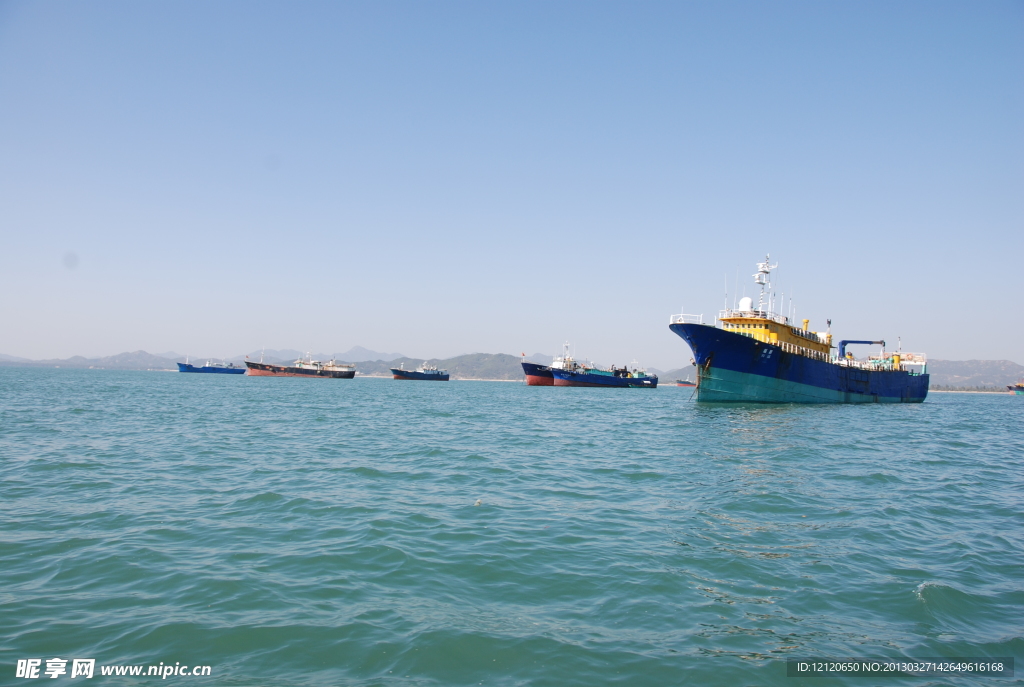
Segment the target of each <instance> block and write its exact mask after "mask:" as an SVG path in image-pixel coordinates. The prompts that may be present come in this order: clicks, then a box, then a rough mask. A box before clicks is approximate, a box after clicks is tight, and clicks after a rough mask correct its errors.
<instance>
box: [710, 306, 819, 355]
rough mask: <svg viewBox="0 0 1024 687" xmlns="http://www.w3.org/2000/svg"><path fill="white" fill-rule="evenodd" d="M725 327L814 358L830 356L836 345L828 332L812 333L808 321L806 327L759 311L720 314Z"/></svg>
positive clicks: (729, 330)
mask: <svg viewBox="0 0 1024 687" xmlns="http://www.w3.org/2000/svg"><path fill="white" fill-rule="evenodd" d="M718 319H719V320H721V322H722V328H723V329H725V330H726V331H728V332H734V333H736V334H742V335H744V336H749V337H751V338H752V339H757V340H758V341H762V342H764V343H768V344H773V345H776V346H779V347H780V348H782V349H783V350H784V351H788V352H790V353H798V354H801V355H806V356H808V357H811V358H818V359H827V358H828V357H829V349H831V348H832V335H831V334H829V333H827V332H812V331H809V330H808V329H807V325H808V320H804V327H803V329H801V328H799V327H793V326H790V325H789V323H788V322H786V321H783V322H780V321H779V320H780V319H784V318H780V317H778V316H775V317H765V316H763V315H761V314H760V313H758V312H757V311H754V312H751V313H750V314H749V315H747V314H746V313H741V312H736V311H728V312H727V313H725V315H724V316H723V317H719V318H718Z"/></svg>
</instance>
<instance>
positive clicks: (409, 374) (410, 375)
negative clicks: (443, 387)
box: [391, 368, 449, 382]
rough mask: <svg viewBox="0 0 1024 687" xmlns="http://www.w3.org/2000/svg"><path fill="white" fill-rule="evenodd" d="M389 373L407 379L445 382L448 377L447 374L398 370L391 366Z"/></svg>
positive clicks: (397, 377)
mask: <svg viewBox="0 0 1024 687" xmlns="http://www.w3.org/2000/svg"><path fill="white" fill-rule="evenodd" d="M391 374H392V376H393V377H394V378H395V379H407V380H413V381H419V382H447V381H448V379H449V375H448V374H443V375H441V374H427V373H425V372H416V371H415V370H399V369H396V368H391Z"/></svg>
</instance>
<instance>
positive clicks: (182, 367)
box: [178, 363, 245, 375]
mask: <svg viewBox="0 0 1024 687" xmlns="http://www.w3.org/2000/svg"><path fill="white" fill-rule="evenodd" d="M178 372H193V373H199V374H215V375H242V374H245V368H244V367H206V366H203V367H196V366H195V365H190V364H188V363H178Z"/></svg>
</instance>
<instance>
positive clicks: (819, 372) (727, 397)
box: [669, 323, 928, 403]
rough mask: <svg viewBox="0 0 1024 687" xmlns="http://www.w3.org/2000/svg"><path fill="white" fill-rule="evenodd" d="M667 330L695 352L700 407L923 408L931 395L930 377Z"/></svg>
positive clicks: (718, 334)
mask: <svg viewBox="0 0 1024 687" xmlns="http://www.w3.org/2000/svg"><path fill="white" fill-rule="evenodd" d="M669 328H670V329H671V330H672V331H673V332H675V333H676V334H678V335H679V336H680V337H682V338H683V339H684V340H685V341H686V343H688V344H689V345H690V349H691V350H692V351H693V357H694V362H695V363H696V365H697V374H698V386H697V400H698V401H711V402H735V403H920V402H921V401H923V400H924V398H925V396H927V395H928V375H927V374H913V373H911V372H908V371H906V370H868V369H861V368H858V367H850V366H845V365H838V364H836V363H835V362H833V361H829V360H818V359H814V358H809V357H807V356H803V355H799V354H796V353H789V352H786V351H783V350H782V349H781V348H780V347H779V346H775V345H773V344H769V343H765V342H762V341H758V340H756V339H754V338H751V337H749V336H743V335H742V334H736V333H733V332H729V331H725V330H723V329H718V328H716V327H712V326H710V325H704V324H691V323H685V324H684V323H673V324H671V325H669Z"/></svg>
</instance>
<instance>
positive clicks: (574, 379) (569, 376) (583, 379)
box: [551, 370, 658, 389]
mask: <svg viewBox="0 0 1024 687" xmlns="http://www.w3.org/2000/svg"><path fill="white" fill-rule="evenodd" d="M551 374H552V376H554V378H555V379H554V386H587V387H600V388H603V389H656V388H657V387H658V378H657V377H613V376H612V375H595V374H587V373H585V372H582V373H581V372H570V371H568V370H552V371H551Z"/></svg>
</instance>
